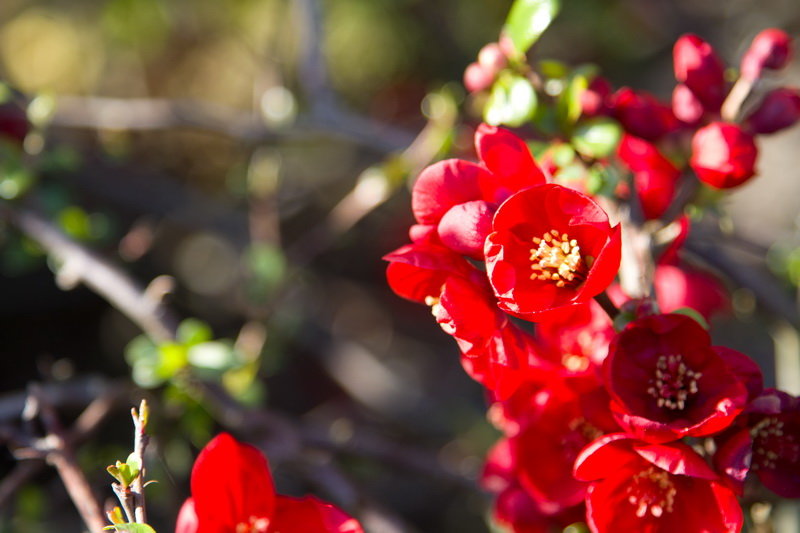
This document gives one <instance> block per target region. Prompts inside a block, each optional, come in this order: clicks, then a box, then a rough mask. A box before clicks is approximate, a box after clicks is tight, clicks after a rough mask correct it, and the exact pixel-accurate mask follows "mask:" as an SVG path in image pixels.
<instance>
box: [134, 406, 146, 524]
mask: <svg viewBox="0 0 800 533" xmlns="http://www.w3.org/2000/svg"><path fill="white" fill-rule="evenodd" d="M131 417H132V418H133V426H134V429H135V433H134V445H133V455H134V456H135V457H136V458H137V459H138V461H139V464H140V465H141V467H140V469H139V475H138V476H136V479H134V480H133V485H132V487H131V490H132V492H133V497H134V508H135V513H134V514H135V516H136V521H137V522H139V523H140V524H146V523H147V512H146V509H145V499H144V479H145V463H144V451H145V449H146V448H147V444H148V442H149V441H150V437H149V436H148V435H147V433H146V431H147V419H148V417H149V408H148V406H147V402H146V401H145V400H142V402H141V403H140V404H139V411H138V412H137V411H136V409H131Z"/></svg>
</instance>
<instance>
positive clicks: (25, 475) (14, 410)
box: [0, 379, 128, 508]
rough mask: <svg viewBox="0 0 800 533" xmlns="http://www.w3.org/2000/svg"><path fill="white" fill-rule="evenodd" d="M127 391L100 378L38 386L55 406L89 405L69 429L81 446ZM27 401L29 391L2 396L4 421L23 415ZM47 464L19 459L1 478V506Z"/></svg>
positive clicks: (1, 420) (71, 437) (0, 415)
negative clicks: (20, 460)
mask: <svg viewBox="0 0 800 533" xmlns="http://www.w3.org/2000/svg"><path fill="white" fill-rule="evenodd" d="M127 393H128V388H127V387H125V386H120V385H119V384H116V383H109V382H105V381H100V380H98V379H90V380H77V381H74V382H70V383H51V384H44V385H39V390H38V394H39V397H40V398H43V399H44V401H45V402H47V403H48V404H49V405H51V406H53V407H70V406H73V405H86V408H85V409H84V410H83V412H81V414H80V416H78V419H77V420H76V421H75V422H74V423H73V424H72V427H71V428H70V429H69V431H68V433H67V437H66V438H67V442H68V443H69V445H70V446H77V445H79V444H81V443H82V442H84V441H86V440H87V439H88V438H89V437H91V436H92V435H93V434H94V433H95V432H96V431H97V430H98V429H99V428H100V425H101V424H102V423H103V422H104V421H105V420H106V418H107V417H108V416H109V415H110V414H111V413H113V412H114V411H115V410H116V409H117V408H118V407H119V406H120V405H121V404H122V399H123V398H124V397H125V396H126V395H127ZM26 401H27V394H26V393H17V394H13V395H7V396H6V397H4V398H2V399H0V423H5V422H8V421H10V420H13V419H17V418H19V417H20V415H21V413H22V411H23V409H24V408H25V403H26ZM87 404H88V405H87ZM43 468H44V462H42V461H40V460H36V459H30V460H26V461H23V462H19V463H17V465H16V466H15V467H14V469H13V470H12V471H11V472H10V473H9V474H8V475H6V476H5V477H3V480H2V481H1V482H0V508H2V507H3V506H4V505H5V504H6V503H7V502H8V500H9V499H10V498H11V497H12V496H14V495H15V494H17V491H18V490H19V488H20V487H21V486H22V485H24V484H25V483H27V482H28V481H29V480H30V479H31V478H33V477H34V476H35V475H37V474H38V473H39V472H40V471H41V470H42V469H43Z"/></svg>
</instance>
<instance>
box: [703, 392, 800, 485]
mask: <svg viewBox="0 0 800 533" xmlns="http://www.w3.org/2000/svg"><path fill="white" fill-rule="evenodd" d="M738 422H740V423H741V425H742V426H744V427H743V428H742V429H741V430H740V431H738V432H737V433H734V434H732V435H730V436H728V437H727V438H726V439H724V441H723V442H722V444H721V445H720V447H719V451H717V453H716V454H715V455H714V464H715V466H716V467H717V469H718V470H720V471H721V472H724V473H725V474H726V475H727V476H728V478H729V480H730V482H731V485H732V486H734V487H735V488H737V489H739V490H741V487H742V483H743V482H744V479H745V476H746V475H747V473H748V472H753V473H755V475H756V476H758V478H759V479H760V480H761V482H762V483H763V484H764V486H766V487H767V488H768V489H770V490H771V491H773V492H774V493H775V494H778V495H779V496H782V497H784V498H800V400H798V398H795V397H793V396H790V395H789V394H787V393H785V392H783V391H779V390H775V389H767V390H765V391H764V392H763V394H761V396H759V397H758V398H756V399H755V400H753V402H752V404H751V405H750V406H749V407H748V408H747V411H745V413H744V414H743V415H742V416H741V417H740V420H739V421H738Z"/></svg>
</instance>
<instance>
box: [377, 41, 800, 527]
mask: <svg viewBox="0 0 800 533" xmlns="http://www.w3.org/2000/svg"><path fill="white" fill-rule="evenodd" d="M788 46H789V39H788V37H787V36H786V35H785V34H784V33H783V32H780V31H778V30H767V31H765V32H763V33H762V34H760V35H759V36H758V37H757V38H756V40H755V41H754V42H753V44H752V46H751V48H750V50H749V51H748V52H747V54H746V55H745V57H744V59H743V61H742V66H741V72H742V78H741V80H740V82H741V83H744V84H750V85H751V86H752V83H753V81H754V80H756V79H757V78H758V77H759V76H761V71H762V70H763V69H765V68H771V69H775V68H780V67H782V66H783V65H784V64H785V63H786V58H787V56H788ZM674 59H675V74H676V78H677V79H678V82H679V84H678V86H677V87H676V89H675V92H674V98H673V103H672V106H668V105H666V104H661V103H659V102H658V101H657V100H656V99H655V98H654V97H652V96H650V95H648V94H645V93H641V92H635V91H633V90H631V89H621V90H619V91H617V92H616V93H613V94H612V92H611V90H610V88H609V87H608V84H607V83H606V82H604V81H603V80H602V79H599V78H598V79H595V82H594V83H592V84H591V86H590V88H589V89H588V90H587V91H586V93H585V95H584V97H585V98H584V113H586V114H606V115H609V116H612V117H614V118H616V119H617V120H618V121H619V122H620V123H621V124H622V126H623V128H624V129H625V132H626V133H625V136H624V138H623V140H622V142H621V143H620V146H619V149H618V151H617V155H616V157H617V160H619V161H621V162H622V164H623V165H624V166H625V167H627V168H628V169H629V170H630V173H631V176H632V180H631V181H632V185H633V187H632V188H633V190H635V191H636V192H637V194H638V198H639V203H640V205H641V206H642V208H643V209H642V211H643V213H644V215H645V217H646V218H648V219H653V218H660V217H662V216H663V215H664V214H665V213H666V212H667V210H668V208H669V207H670V206H671V205H672V204H673V200H674V196H675V191H676V190H677V186H678V182H679V180H681V179H694V178H691V176H690V175H688V174H687V173H682V169H681V168H680V165H676V164H675V163H674V161H675V160H676V157H675V154H674V153H672V152H677V151H679V150H681V149H682V148H683V149H684V150H685V149H686V148H688V146H687V144H690V145H691V149H690V154H684V155H683V158H682V160H683V161H688V163H687V164H688V167H690V168H691V170H693V172H694V175H696V176H697V178H699V179H700V180H701V181H703V182H705V183H707V184H709V185H711V186H713V187H716V188H728V187H732V186H735V185H738V184H741V183H742V182H744V181H745V180H746V179H748V178H749V177H751V176H752V175H753V174H754V163H755V159H756V147H755V145H754V143H753V135H755V134H759V133H770V132H773V131H777V130H778V129H781V128H784V127H787V126H789V125H791V124H793V123H794V122H796V121H797V119H798V117H800V95H799V94H798V92H797V91H794V90H790V89H786V88H781V89H776V90H773V91H772V92H769V93H767V94H766V95H765V96H764V97H763V99H762V100H761V101H760V102H759V103H757V105H756V106H755V108H754V110H752V111H750V112H749V113H747V114H745V116H744V117H726V116H725V113H726V110H725V109H724V107H725V103H727V102H728V101H730V99H731V98H734V99H735V98H736V95H735V92H736V91H741V90H742V89H741V85H739V83H737V85H738V86H739V88H738V89H737V88H736V86H734V89H733V90H732V91H731V92H730V94H729V91H728V85H727V82H726V80H725V78H724V76H723V67H722V63H721V61H720V60H719V59H718V58H717V56H716V55H715V53H714V51H713V50H712V49H711V47H710V45H709V44H708V43H706V42H704V41H703V40H701V39H700V38H698V37H696V36H691V35H690V36H685V37H682V38H681V39H680V40H679V41H678V42H677V44H676V46H675V54H674ZM487 62H488V59H487ZM475 68H476V67H473V69H475ZM742 80H744V81H742ZM747 92H748V94H749V93H750V90H749V88H748V89H747ZM739 104H741V102H740V103H739ZM739 108H740V105H737V106H736V109H737V110H738V109H739ZM737 113H739V112H738V111H737ZM739 114H740V113H739ZM723 119H725V121H723ZM689 139H690V140H691V142H690V143H687V142H685V141H687V140H689ZM475 144H476V150H477V155H478V157H479V159H480V161H479V163H471V162H468V161H463V160H458V159H451V160H446V161H441V162H439V163H436V164H434V165H432V166H430V167H428V168H426V169H425V170H424V171H423V172H422V173H421V174H420V176H419V178H418V179H417V181H416V183H415V185H414V188H413V193H412V209H413V213H414V217H415V219H416V222H417V223H416V224H415V225H413V226H412V227H411V228H410V231H409V235H410V238H411V244H408V245H405V246H403V247H401V248H399V249H397V250H395V251H394V252H392V253H390V254H388V255H387V256H386V257H385V259H386V260H387V261H388V262H389V266H388V268H387V278H388V282H389V285H390V286H391V288H392V289H393V290H394V291H395V292H396V293H397V294H398V295H400V296H403V297H405V298H408V299H410V300H413V301H417V302H420V303H425V304H427V305H428V306H430V307H431V311H432V313H433V315H434V317H435V318H436V320H437V322H438V323H439V324H440V325H441V327H442V329H443V330H444V331H445V332H446V333H448V334H450V335H451V336H453V337H454V338H455V340H456V342H457V343H458V346H459V348H460V352H461V361H462V364H463V367H464V369H465V370H466V371H467V372H468V373H469V375H470V376H471V377H472V378H474V379H475V380H476V381H478V382H479V383H480V384H482V385H483V386H484V387H485V388H486V389H487V391H488V394H489V397H490V399H491V402H492V405H491V407H490V410H489V417H490V419H491V420H492V422H493V423H495V424H496V425H497V426H498V428H500V429H501V430H502V431H503V433H504V435H505V436H504V438H503V439H502V440H501V441H500V442H498V443H497V445H496V446H495V447H494V448H493V449H492V450H491V451H490V453H489V457H488V459H487V463H486V467H485V471H484V474H483V480H482V481H483V484H484V485H485V487H486V488H488V489H489V490H490V491H492V492H495V493H496V494H497V500H496V505H495V517H496V519H497V521H498V522H500V523H502V524H505V525H507V526H509V527H511V529H512V530H513V531H515V532H535V531H548V530H549V529H548V528H550V527H553V526H564V525H567V524H570V523H573V522H575V521H580V520H583V519H584V518H583V517H584V516H585V520H586V521H587V523H588V525H589V527H590V528H591V529H592V530H593V531H609V532H616V531H714V532H717V531H719V532H723V531H725V532H727V531H731V532H733V531H739V530H740V529H741V527H742V524H743V513H742V510H741V507H740V505H739V502H738V499H737V497H738V496H739V495H741V494H742V492H743V487H744V482H745V478H746V477H747V476H748V474H749V473H750V472H752V473H753V474H754V475H755V476H757V478H758V479H759V480H760V481H761V483H763V485H764V486H766V487H767V488H769V489H771V490H772V491H774V492H775V493H777V494H778V495H781V496H784V497H800V401H798V399H797V398H793V397H791V396H789V395H787V394H785V393H783V392H781V391H777V390H774V389H765V388H764V386H763V381H762V377H761V372H760V369H759V367H758V366H757V365H756V364H755V363H754V362H753V361H752V360H751V359H750V358H749V357H748V356H746V355H744V354H742V353H739V352H737V351H734V350H732V349H729V348H725V347H721V346H712V345H711V339H710V336H709V334H708V333H707V332H706V330H705V329H704V327H703V326H701V325H700V324H699V323H698V322H697V321H695V320H694V319H693V318H690V317H689V316H687V315H685V314H676V313H670V312H671V311H674V310H676V309H678V308H681V307H690V308H692V309H694V310H695V311H697V312H698V313H700V314H702V315H704V316H705V317H706V318H708V317H710V316H711V315H712V314H713V313H715V312H717V311H719V310H721V309H723V308H724V307H725V306H726V304H727V297H726V296H725V292H724V289H723V288H722V286H721V285H720V284H719V282H717V281H716V280H714V278H713V277H711V276H710V275H709V274H706V273H701V272H698V271H694V270H689V269H688V268H686V267H682V266H681V265H680V263H679V262H678V260H677V257H678V255H677V251H678V249H679V248H680V246H681V242H682V240H683V239H684V238H685V236H686V232H687V231H688V222H686V219H685V218H678V221H677V225H679V226H680V227H681V229H682V231H681V232H680V235H679V237H678V238H677V239H676V240H675V241H674V242H673V244H672V246H671V248H670V249H669V250H668V251H667V252H666V253H664V254H663V255H662V256H661V258H660V259H659V260H658V261H657V268H656V273H655V278H654V285H655V290H656V296H657V298H655V301H644V302H641V301H640V302H635V303H634V304H632V305H631V304H629V308H630V309H633V310H634V312H632V313H631V315H632V316H630V320H628V321H627V323H622V321H618V322H617V323H616V324H614V323H613V322H612V320H611V318H610V317H609V316H608V315H607V314H606V312H605V311H604V310H603V308H602V307H601V306H600V305H599V304H598V303H596V301H595V300H594V298H595V297H596V296H598V295H600V294H601V293H603V292H604V291H606V290H607V289H609V291H608V293H609V295H610V296H611V298H612V299H613V300H615V301H616V302H617V303H622V302H624V300H625V299H626V296H625V295H624V294H623V293H622V291H621V290H620V289H619V288H618V287H616V286H614V285H612V283H613V282H614V279H615V277H616V275H617V273H618V270H619V266H620V256H621V244H620V241H621V238H620V225H619V224H617V225H612V223H611V222H610V221H609V216H608V215H607V214H606V211H605V210H604V209H603V208H601V206H600V205H599V203H598V202H602V201H603V200H600V199H599V198H592V197H590V196H589V195H588V194H585V192H579V191H577V190H575V189H573V188H568V187H566V186H562V185H559V184H558V170H559V169H558V168H557V167H554V166H553V167H549V166H544V167H543V168H544V169H545V170H544V171H543V170H542V169H541V168H540V167H539V166H538V165H537V163H536V162H535V161H534V159H533V157H532V156H531V153H530V151H529V149H528V147H527V145H526V143H525V142H524V141H523V140H522V139H520V138H519V137H517V136H516V135H514V134H512V133H511V132H510V131H507V130H504V129H501V128H497V127H493V126H488V125H486V124H482V125H480V126H479V127H478V129H477V132H476V136H475ZM664 153H669V155H670V156H671V157H669V158H668V157H667V156H665V155H664ZM609 164H610V163H609ZM617 199H618V200H619V199H620V198H617ZM623 200H624V198H623ZM675 216H676V217H678V216H679V214H676V215H675ZM520 319H521V320H520ZM523 320H524V321H529V322H534V323H535V326H534V328H531V327H529V325H526V324H524V323H523V322H522V321H523ZM615 326H616V327H615Z"/></svg>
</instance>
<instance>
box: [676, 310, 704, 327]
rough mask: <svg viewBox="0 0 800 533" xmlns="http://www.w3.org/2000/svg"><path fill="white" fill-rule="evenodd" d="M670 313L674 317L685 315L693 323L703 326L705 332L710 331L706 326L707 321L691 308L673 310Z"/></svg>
mask: <svg viewBox="0 0 800 533" xmlns="http://www.w3.org/2000/svg"><path fill="white" fill-rule="evenodd" d="M671 312H672V313H674V314H676V315H685V316H688V317H689V318H691V319H694V321H695V322H697V323H698V324H700V325H701V326H703V329H705V330H709V329H711V326H709V325H708V321H707V320H706V319H705V317H704V316H703V315H701V314H700V313H698V312H697V311H695V310H694V309H692V308H691V307H681V308H678V309H674V310H673V311H671Z"/></svg>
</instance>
